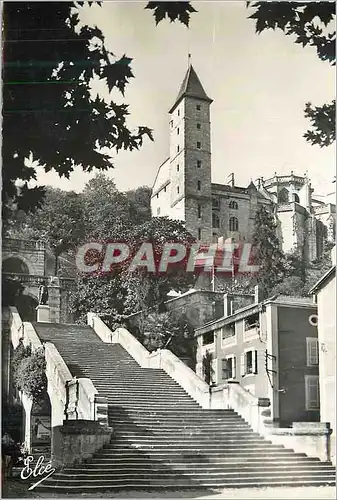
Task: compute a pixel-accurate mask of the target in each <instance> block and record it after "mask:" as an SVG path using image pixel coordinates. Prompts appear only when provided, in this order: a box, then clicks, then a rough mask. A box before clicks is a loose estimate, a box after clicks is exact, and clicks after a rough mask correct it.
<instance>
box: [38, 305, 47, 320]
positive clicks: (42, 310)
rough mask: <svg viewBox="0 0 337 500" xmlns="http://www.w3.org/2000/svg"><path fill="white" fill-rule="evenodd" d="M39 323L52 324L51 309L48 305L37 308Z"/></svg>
mask: <svg viewBox="0 0 337 500" xmlns="http://www.w3.org/2000/svg"><path fill="white" fill-rule="evenodd" d="M36 311H37V319H36V321H37V322H38V323H50V307H49V306H46V305H39V306H37V308H36Z"/></svg>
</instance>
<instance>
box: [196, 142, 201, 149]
mask: <svg viewBox="0 0 337 500" xmlns="http://www.w3.org/2000/svg"><path fill="white" fill-rule="evenodd" d="M200 148H201V142H199V141H198V142H197V149H200Z"/></svg>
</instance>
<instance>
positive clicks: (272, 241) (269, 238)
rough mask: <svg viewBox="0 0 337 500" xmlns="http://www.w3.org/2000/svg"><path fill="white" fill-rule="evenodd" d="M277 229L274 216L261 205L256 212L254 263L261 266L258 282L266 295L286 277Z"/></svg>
mask: <svg viewBox="0 0 337 500" xmlns="http://www.w3.org/2000/svg"><path fill="white" fill-rule="evenodd" d="M276 230H277V225H276V223H275V220H274V216H273V215H272V214H271V213H270V212H269V211H268V210H267V209H266V208H265V207H264V206H261V207H260V208H259V209H258V210H257V212H256V214H255V220H254V231H253V236H252V245H253V248H254V249H255V259H254V263H256V265H258V266H259V271H258V273H257V276H256V282H257V284H258V285H259V286H260V287H261V289H262V292H263V294H264V295H265V296H268V294H269V293H270V291H271V290H272V289H273V287H274V286H275V285H276V284H277V283H279V282H280V281H281V280H282V279H283V277H284V271H285V258H284V255H283V253H282V251H281V249H280V242H279V240H278V238H277V235H276Z"/></svg>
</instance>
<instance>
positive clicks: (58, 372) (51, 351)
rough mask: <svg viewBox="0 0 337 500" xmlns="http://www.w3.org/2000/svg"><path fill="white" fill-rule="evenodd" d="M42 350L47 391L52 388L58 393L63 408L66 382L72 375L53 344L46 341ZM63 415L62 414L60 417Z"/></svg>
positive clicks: (65, 397)
mask: <svg viewBox="0 0 337 500" xmlns="http://www.w3.org/2000/svg"><path fill="white" fill-rule="evenodd" d="M44 352H45V358H46V365H47V366H46V374H47V379H48V392H51V391H50V389H52V391H53V392H54V393H55V394H58V398H59V400H60V402H61V403H62V406H63V408H65V405H66V403H67V390H66V384H67V383H68V382H69V381H70V380H72V378H73V377H72V375H71V373H70V370H69V368H68V367H67V365H66V364H65V362H64V360H63V358H62V356H61V355H60V353H59V352H58V350H57V349H56V347H55V345H54V344H52V343H51V342H46V343H45V345H44ZM50 386H51V387H50ZM63 417H64V415H62V419H63Z"/></svg>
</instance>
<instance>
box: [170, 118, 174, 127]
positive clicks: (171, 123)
mask: <svg viewBox="0 0 337 500" xmlns="http://www.w3.org/2000/svg"><path fill="white" fill-rule="evenodd" d="M170 125H171V128H172V127H173V120H171V121H170Z"/></svg>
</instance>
